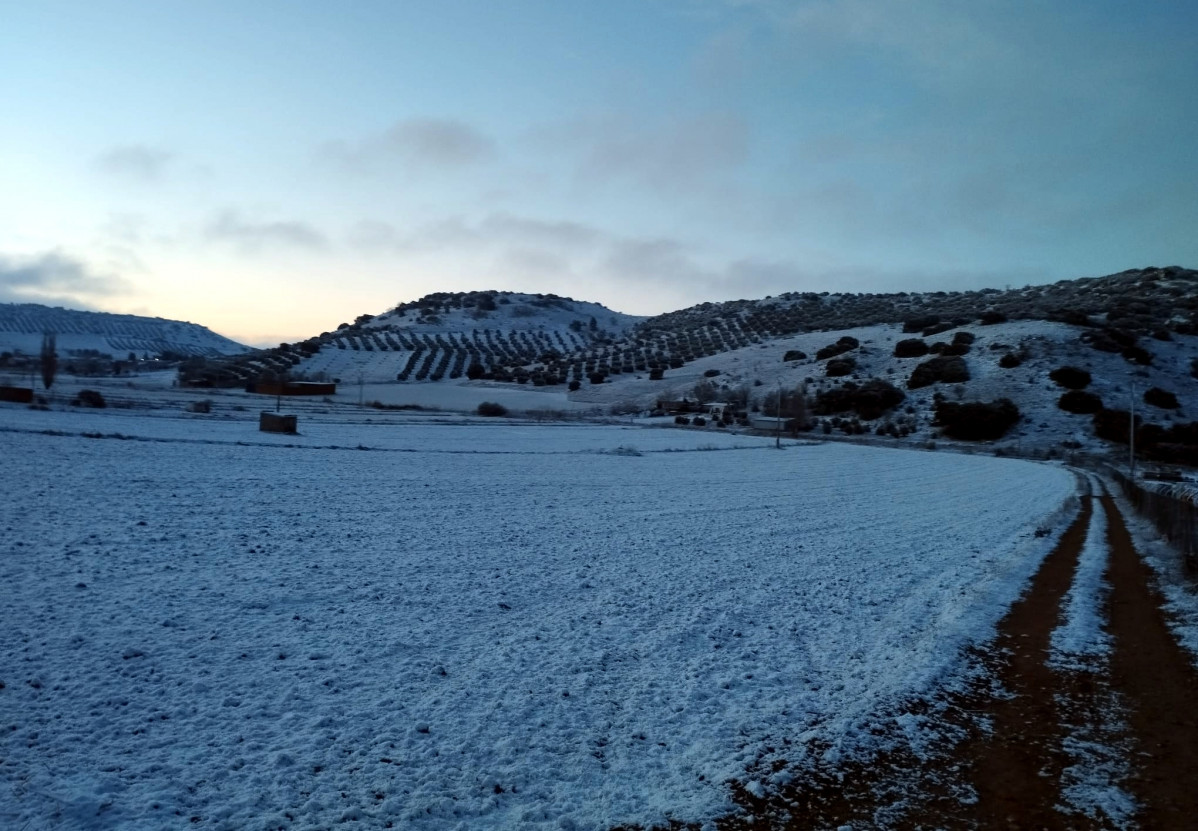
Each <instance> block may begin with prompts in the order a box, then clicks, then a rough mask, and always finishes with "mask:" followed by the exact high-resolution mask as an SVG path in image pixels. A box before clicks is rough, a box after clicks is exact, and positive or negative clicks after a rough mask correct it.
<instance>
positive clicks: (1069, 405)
mask: <svg viewBox="0 0 1198 831" xmlns="http://www.w3.org/2000/svg"><path fill="white" fill-rule="evenodd" d="M1057 406H1058V407H1060V408H1061V409H1062V410H1064V411H1065V412H1067V413H1076V414H1078V415H1090V414H1091V413H1096V412H1098V411H1099V410H1101V409H1102V399H1101V398H1099V397H1098V396H1097V395H1095V394H1094V393H1092V392H1085V391H1084V390H1069V392H1067V393H1065V394H1064V395H1062V396H1061V398H1060V400H1058V401H1057Z"/></svg>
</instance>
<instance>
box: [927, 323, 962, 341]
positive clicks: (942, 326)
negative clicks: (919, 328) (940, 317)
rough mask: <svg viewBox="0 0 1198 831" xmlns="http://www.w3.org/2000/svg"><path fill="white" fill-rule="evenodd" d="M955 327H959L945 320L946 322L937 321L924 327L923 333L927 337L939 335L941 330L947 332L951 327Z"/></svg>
mask: <svg viewBox="0 0 1198 831" xmlns="http://www.w3.org/2000/svg"><path fill="white" fill-rule="evenodd" d="M955 328H957V327H956V324H953V323H949V322H948V321H945V322H944V323H937V324H936V325H934V326H929V327H928V328H926V329H924V330H923V332H921V334H922V335H923V336H924V337H925V338H926V337H930V336H931V335H939V334H940V333H941V332H947V331H948V330H949V329H955Z"/></svg>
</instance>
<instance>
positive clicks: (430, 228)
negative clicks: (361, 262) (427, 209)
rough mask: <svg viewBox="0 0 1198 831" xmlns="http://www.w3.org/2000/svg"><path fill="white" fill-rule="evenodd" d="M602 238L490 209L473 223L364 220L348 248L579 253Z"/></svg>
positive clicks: (580, 227)
mask: <svg viewBox="0 0 1198 831" xmlns="http://www.w3.org/2000/svg"><path fill="white" fill-rule="evenodd" d="M603 239H604V234H603V232H602V231H600V230H599V229H597V228H593V227H591V226H589V225H584V224H582V223H578V222H570V221H566V220H543V219H536V218H534V217H527V216H520V215H517V214H511V213H504V212H501V213H492V214H488V215H487V216H485V217H483V218H482V219H480V220H477V221H475V222H471V221H468V220H467V219H465V218H464V217H461V216H450V217H444V218H441V219H436V220H432V221H428V222H424V223H421V224H420V225H418V226H415V227H413V228H411V229H407V230H403V229H400V228H397V227H396V226H395V225H392V224H391V223H388V222H380V221H377V220H364V221H362V222H359V223H357V224H356V225H354V226H353V227H352V228H351V229H350V231H349V234H348V241H349V243H350V245H351V246H354V247H358V248H362V249H364V250H367V251H382V252H387V253H399V252H412V253H414V252H427V251H446V250H452V251H462V250H471V249H479V248H488V247H505V246H515V247H519V248H524V249H531V248H549V249H554V250H557V251H563V252H580V251H585V250H588V249H591V248H593V247H594V246H596V245H598V244H600V243H601V242H602V241H603Z"/></svg>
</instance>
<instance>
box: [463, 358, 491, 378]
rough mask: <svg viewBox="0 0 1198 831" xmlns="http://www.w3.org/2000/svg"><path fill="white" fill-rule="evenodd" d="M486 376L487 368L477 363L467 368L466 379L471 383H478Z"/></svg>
mask: <svg viewBox="0 0 1198 831" xmlns="http://www.w3.org/2000/svg"><path fill="white" fill-rule="evenodd" d="M486 374H487V368H486V367H485V366H483V365H482V364H480V363H478V362H477V361H474V362H472V363H471V364H470V366H468V367H466V377H467V378H469V379H470V380H471V381H477V380H478V379H479V378H482V377H483V376H484V375H486Z"/></svg>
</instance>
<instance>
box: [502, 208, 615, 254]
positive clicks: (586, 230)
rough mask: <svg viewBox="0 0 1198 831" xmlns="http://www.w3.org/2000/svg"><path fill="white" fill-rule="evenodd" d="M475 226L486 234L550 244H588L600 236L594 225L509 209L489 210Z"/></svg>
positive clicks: (563, 246) (585, 246)
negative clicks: (532, 215)
mask: <svg viewBox="0 0 1198 831" xmlns="http://www.w3.org/2000/svg"><path fill="white" fill-rule="evenodd" d="M479 227H480V230H481V231H482V232H483V233H484V234H486V235H488V236H494V237H502V238H506V239H514V240H519V241H521V242H526V243H531V244H536V245H546V246H551V247H554V248H590V247H591V246H593V245H595V244H596V243H597V242H599V241H600V240H601V239H602V237H603V234H602V232H600V231H599V230H598V229H596V228H592V227H591V226H589V225H583V224H581V223H578V222H569V221H565V220H554V221H546V220H542V219H533V218H530V217H526V216H516V215H513V214H510V213H495V214H491V215H490V216H488V217H487V218H486V219H484V220H483V221H482V223H480V226H479Z"/></svg>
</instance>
